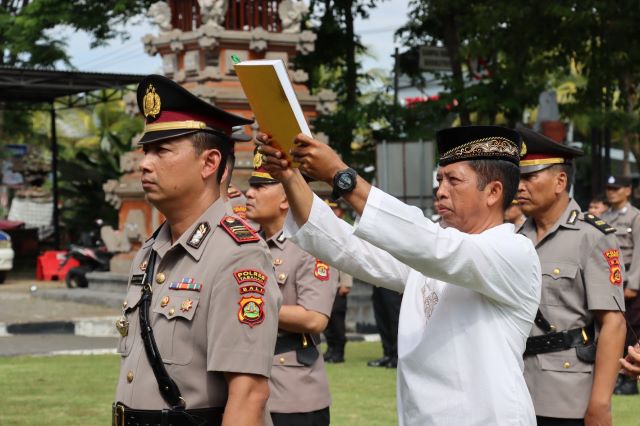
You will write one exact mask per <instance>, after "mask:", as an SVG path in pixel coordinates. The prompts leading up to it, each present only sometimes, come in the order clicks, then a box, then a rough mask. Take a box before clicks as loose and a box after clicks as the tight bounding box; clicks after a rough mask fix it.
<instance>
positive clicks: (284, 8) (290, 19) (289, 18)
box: [278, 0, 309, 33]
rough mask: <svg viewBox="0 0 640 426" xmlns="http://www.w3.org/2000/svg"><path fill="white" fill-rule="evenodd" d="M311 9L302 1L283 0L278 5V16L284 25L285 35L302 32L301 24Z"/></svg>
mask: <svg viewBox="0 0 640 426" xmlns="http://www.w3.org/2000/svg"><path fill="white" fill-rule="evenodd" d="M307 12H309V8H308V6H307V5H306V3H305V2H304V1H302V0H283V1H281V2H280V4H279V5H278V16H280V22H281V23H282V32H283V33H297V32H299V31H300V22H302V18H304V15H306V14H307Z"/></svg>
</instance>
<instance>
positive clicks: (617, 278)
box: [602, 249, 622, 286]
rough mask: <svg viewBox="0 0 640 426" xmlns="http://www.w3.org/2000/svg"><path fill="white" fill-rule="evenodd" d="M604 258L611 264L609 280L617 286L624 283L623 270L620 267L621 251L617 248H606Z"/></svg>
mask: <svg viewBox="0 0 640 426" xmlns="http://www.w3.org/2000/svg"><path fill="white" fill-rule="evenodd" d="M602 254H604V258H605V259H606V260H607V263H608V264H609V281H610V282H611V284H613V285H615V286H620V285H622V270H621V269H620V251H619V250H616V249H609V250H605V251H604V252H603V253H602Z"/></svg>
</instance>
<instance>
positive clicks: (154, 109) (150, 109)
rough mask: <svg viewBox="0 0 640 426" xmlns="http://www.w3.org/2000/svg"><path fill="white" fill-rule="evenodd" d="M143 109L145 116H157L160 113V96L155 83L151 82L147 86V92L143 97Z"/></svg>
mask: <svg viewBox="0 0 640 426" xmlns="http://www.w3.org/2000/svg"><path fill="white" fill-rule="evenodd" d="M142 109H143V111H144V116H145V117H151V118H155V117H156V115H158V114H160V96H159V95H158V94H157V93H156V88H155V87H153V84H149V87H147V93H146V94H145V95H144V98H143V99H142Z"/></svg>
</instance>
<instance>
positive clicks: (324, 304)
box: [247, 153, 338, 426]
mask: <svg viewBox="0 0 640 426" xmlns="http://www.w3.org/2000/svg"><path fill="white" fill-rule="evenodd" d="M249 183H250V185H251V187H250V188H249V190H248V191H247V216H248V218H249V219H252V220H253V221H255V222H257V223H258V224H259V225H260V227H261V232H262V233H263V236H264V238H265V239H266V241H267V244H268V245H269V249H270V250H271V255H272V257H273V264H274V266H275V274H276V279H277V283H278V285H279V286H280V291H281V292H282V296H283V302H282V308H281V309H280V322H279V328H280V332H279V334H278V340H277V342H276V350H275V356H274V358H273V370H272V372H271V379H270V380H269V386H270V389H271V396H270V397H269V402H268V404H267V408H268V409H269V411H270V412H271V417H272V419H273V423H274V425H276V426H289V425H290V426H323V425H328V424H329V420H330V415H329V405H330V404H331V396H330V394H329V384H328V382H327V375H326V372H325V368H324V362H323V359H322V356H320V352H319V349H320V348H319V345H320V333H321V332H322V331H323V330H324V329H325V327H326V326H327V322H328V320H329V316H330V315H331V307H332V305H333V299H334V296H335V292H336V289H337V285H338V283H337V280H338V274H337V271H336V270H335V269H332V268H329V265H327V264H326V263H325V262H323V261H322V260H319V259H315V258H314V257H312V256H311V255H309V254H308V253H307V252H305V251H303V250H302V249H300V248H299V247H298V246H296V245H295V244H294V243H292V242H290V241H289V240H287V239H286V238H285V237H284V235H283V233H282V229H283V227H284V222H285V218H286V216H287V212H288V210H289V204H288V202H287V197H286V195H285V192H284V188H283V187H282V184H280V183H279V182H278V181H277V180H275V179H273V178H272V177H271V175H269V173H268V172H267V171H266V170H265V169H264V168H263V167H262V154H259V153H256V155H255V157H254V171H253V173H252V175H251V178H250V179H249Z"/></svg>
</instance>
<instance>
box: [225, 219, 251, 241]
mask: <svg viewBox="0 0 640 426" xmlns="http://www.w3.org/2000/svg"><path fill="white" fill-rule="evenodd" d="M220 226H222V228H223V229H224V230H225V231H227V233H228V234H229V235H231V238H233V239H234V241H235V242H236V243H238V244H245V243H253V242H256V241H260V237H259V236H258V234H256V231H254V230H253V229H251V227H250V226H249V225H247V224H246V223H244V222H243V221H242V219H240V218H237V217H233V216H226V217H224V218H222V220H221V221H220Z"/></svg>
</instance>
